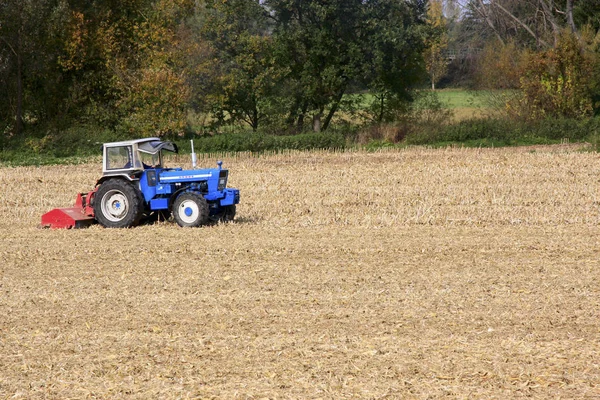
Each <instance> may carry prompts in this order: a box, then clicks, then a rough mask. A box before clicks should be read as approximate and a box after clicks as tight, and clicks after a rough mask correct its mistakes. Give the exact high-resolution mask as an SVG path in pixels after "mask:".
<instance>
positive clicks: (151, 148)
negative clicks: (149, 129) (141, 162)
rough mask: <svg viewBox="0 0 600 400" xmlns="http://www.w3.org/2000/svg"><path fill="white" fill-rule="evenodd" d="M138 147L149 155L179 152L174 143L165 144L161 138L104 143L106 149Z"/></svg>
mask: <svg viewBox="0 0 600 400" xmlns="http://www.w3.org/2000/svg"><path fill="white" fill-rule="evenodd" d="M130 145H137V146H136V147H137V149H138V150H139V151H141V152H144V153H147V154H156V153H158V152H159V151H161V150H167V151H171V152H173V153H177V152H178V148H177V145H176V144H175V143H173V142H163V141H162V140H160V139H159V138H155V137H152V138H144V139H136V140H127V141H123V142H112V143H104V147H119V146H130Z"/></svg>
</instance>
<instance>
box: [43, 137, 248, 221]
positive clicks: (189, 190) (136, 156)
mask: <svg viewBox="0 0 600 400" xmlns="http://www.w3.org/2000/svg"><path fill="white" fill-rule="evenodd" d="M164 151H169V152H173V153H177V152H178V149H177V145H176V144H174V143H172V142H168V141H162V140H161V139H159V138H146V139H137V140H130V141H123V142H114V143H105V144H104V145H103V161H102V177H101V178H100V179H99V180H98V181H97V182H96V186H95V188H94V189H93V190H91V191H90V192H88V193H80V194H79V195H78V196H77V200H76V201H75V205H74V206H73V207H70V208H57V209H54V210H52V211H49V212H47V213H46V214H44V215H43V216H42V227H51V228H80V227H85V226H88V225H90V224H92V223H94V222H98V223H99V224H100V225H102V226H104V227H107V228H129V227H133V226H136V225H139V224H140V223H142V222H143V221H147V220H152V219H157V218H160V217H161V216H162V217H163V218H169V217H170V216H171V215H172V216H173V219H174V220H175V222H177V224H178V225H179V226H182V227H197V226H201V225H204V224H207V223H209V222H215V221H231V220H233V218H234V217H235V212H236V204H238V203H239V201H240V191H239V190H238V189H233V188H227V178H228V175H229V171H228V170H227V169H223V168H222V164H223V163H222V161H217V168H213V169H196V154H195V153H194V150H193V142H192V169H191V170H183V169H182V168H166V167H165V166H164V164H163V152H164Z"/></svg>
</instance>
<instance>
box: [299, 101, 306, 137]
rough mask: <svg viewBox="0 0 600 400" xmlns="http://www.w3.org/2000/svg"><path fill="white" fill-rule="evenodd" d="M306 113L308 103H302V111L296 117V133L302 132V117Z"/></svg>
mask: <svg viewBox="0 0 600 400" xmlns="http://www.w3.org/2000/svg"><path fill="white" fill-rule="evenodd" d="M307 111H308V103H306V102H304V104H302V110H301V111H300V115H298V132H302V131H303V130H304V116H305V115H306V112H307Z"/></svg>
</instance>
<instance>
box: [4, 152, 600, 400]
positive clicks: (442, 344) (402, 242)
mask: <svg viewBox="0 0 600 400" xmlns="http://www.w3.org/2000/svg"><path fill="white" fill-rule="evenodd" d="M224 161H225V166H226V167H228V168H229V169H230V171H231V174H230V185H231V186H234V187H238V188H240V189H241V194H242V203H241V204H240V206H239V208H238V218H237V220H236V222H234V223H226V224H219V225H215V226H210V227H204V228H199V229H182V228H179V227H178V226H177V225H176V224H174V223H171V222H162V223H158V224H155V225H146V226H141V227H138V228H135V229H128V230H111V229H103V228H101V227H99V226H93V227H92V228H89V229H85V230H42V229H38V228H37V227H36V226H37V224H38V223H39V218H40V216H41V214H42V213H44V212H46V211H48V210H49V209H51V208H54V207H64V206H68V205H70V204H71V203H72V202H73V200H74V198H75V194H76V193H77V192H80V191H81V192H83V191H86V190H88V189H89V188H91V187H93V185H94V183H95V179H96V178H97V177H98V176H99V174H100V167H99V165H98V164H96V163H95V164H88V165H80V166H60V167H59V166H54V167H41V168H35V167H30V168H2V169H0V237H1V242H0V243H1V248H0V371H1V373H0V398H27V399H31V398H125V397H126V398H138V399H148V398H256V399H258V398H282V399H284V398H336V399H341V398H417V399H421V398H439V397H448V398H498V399H502V398H515V397H533V398H597V397H598V396H600V370H599V369H600V367H599V364H600V361H599V360H600V354H599V352H600V350H599V348H600V347H599V343H598V340H599V338H600V328H599V325H598V315H599V313H600V300H599V299H600V293H599V290H600V282H599V277H600V274H599V272H598V270H599V267H600V261H599V260H600V254H599V253H600V252H599V250H598V249H599V240H600V239H599V235H598V234H599V233H600V232H599V219H600V213H599V204H600V203H599V199H598V194H599V186H600V183H599V181H600V178H599V177H600V160H599V159H598V155H597V154H595V153H587V152H579V151H577V149H574V148H570V147H566V148H564V147H549V148H536V149H533V150H532V149H445V150H430V149H421V148H415V149H406V150H394V151H385V152H380V153H366V152H360V151H358V152H343V153H335V152H308V153H286V154H279V155H263V156H255V155H252V154H240V155H237V156H228V157H225V159H224ZM187 163H188V161H187V159H186V158H179V159H172V160H171V161H170V164H171V165H184V164H187ZM213 163H214V158H208V157H207V158H206V159H205V160H204V162H203V165H212V164H213Z"/></svg>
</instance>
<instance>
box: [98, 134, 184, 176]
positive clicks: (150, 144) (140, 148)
mask: <svg viewBox="0 0 600 400" xmlns="http://www.w3.org/2000/svg"><path fill="white" fill-rule="evenodd" d="M163 150H166V151H170V152H173V153H177V151H178V150H177V145H175V144H174V143H171V142H163V141H161V140H160V139H159V138H146V139H137V140H130V141H125V142H113V143H105V144H104V146H103V163H102V174H103V175H104V176H112V175H125V176H131V175H135V174H136V173H138V172H143V171H144V170H145V169H150V168H152V169H160V168H163V157H162V151H163Z"/></svg>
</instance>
